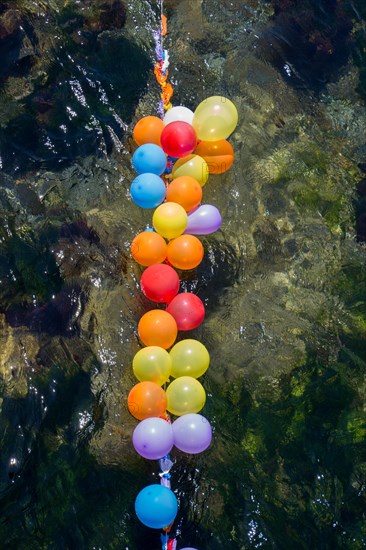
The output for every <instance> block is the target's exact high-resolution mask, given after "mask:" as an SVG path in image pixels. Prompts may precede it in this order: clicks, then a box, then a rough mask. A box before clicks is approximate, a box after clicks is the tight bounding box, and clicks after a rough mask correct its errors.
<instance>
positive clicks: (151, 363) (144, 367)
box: [132, 346, 172, 386]
mask: <svg viewBox="0 0 366 550" xmlns="http://www.w3.org/2000/svg"><path fill="white" fill-rule="evenodd" d="M132 368H133V372H134V374H135V376H136V378H137V380H140V382H145V381H147V382H155V384H159V386H162V385H163V384H165V382H166V381H167V380H168V379H169V376H170V372H171V369H172V360H171V358H170V355H169V353H168V352H167V351H166V350H165V349H164V348H160V347H159V346H147V347H146V348H142V349H140V351H138V352H137V353H136V355H135V357H134V358H133V361H132Z"/></svg>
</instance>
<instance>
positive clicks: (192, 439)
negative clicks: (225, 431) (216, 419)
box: [172, 413, 212, 455]
mask: <svg viewBox="0 0 366 550" xmlns="http://www.w3.org/2000/svg"><path fill="white" fill-rule="evenodd" d="M172 427H173V436H174V445H175V446H176V447H177V448H178V449H180V450H181V451H183V452H185V453H189V454H192V455H194V454H198V453H202V451H205V450H206V449H207V447H209V445H210V443H211V439H212V428H211V425H210V423H209V421H208V420H207V419H206V418H205V417H204V416H202V415H200V414H194V413H190V414H184V415H183V416H180V417H179V418H177V420H175V421H174V422H173V424H172Z"/></svg>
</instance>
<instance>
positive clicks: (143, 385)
mask: <svg viewBox="0 0 366 550" xmlns="http://www.w3.org/2000/svg"><path fill="white" fill-rule="evenodd" d="M166 404H167V399H166V394H165V391H164V390H163V388H161V387H160V386H159V385H158V384H155V382H139V383H138V384H136V385H135V386H134V387H133V388H132V390H131V391H130V393H129V394H128V398H127V406H128V410H129V411H130V413H131V414H132V416H134V417H135V418H137V420H145V418H150V417H152V416H161V415H162V414H164V413H165V411H166Z"/></svg>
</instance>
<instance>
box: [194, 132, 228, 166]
mask: <svg viewBox="0 0 366 550" xmlns="http://www.w3.org/2000/svg"><path fill="white" fill-rule="evenodd" d="M194 152H195V154H196V155H200V156H201V157H202V158H203V159H205V161H206V162H207V164H208V171H209V172H210V174H222V173H223V172H226V171H227V170H229V168H230V167H231V165H232V164H233V162H234V149H233V148H232V145H231V144H230V143H229V142H228V141H226V140H225V139H220V140H219V141H201V142H200V143H199V144H198V145H197V147H196V149H195V150H194Z"/></svg>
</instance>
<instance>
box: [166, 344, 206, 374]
mask: <svg viewBox="0 0 366 550" xmlns="http://www.w3.org/2000/svg"><path fill="white" fill-rule="evenodd" d="M169 355H170V358H171V360H172V371H171V375H172V376H174V378H179V377H180V376H192V377H193V378H199V377H200V376H202V374H204V373H205V372H206V370H207V369H208V366H209V364H210V355H209V353H208V351H207V349H206V348H205V346H204V345H203V344H201V342H199V341H198V340H193V339H191V338H187V339H186V340H182V341H181V342H178V343H177V344H175V346H173V347H172V349H171V350H170V352H169Z"/></svg>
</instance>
